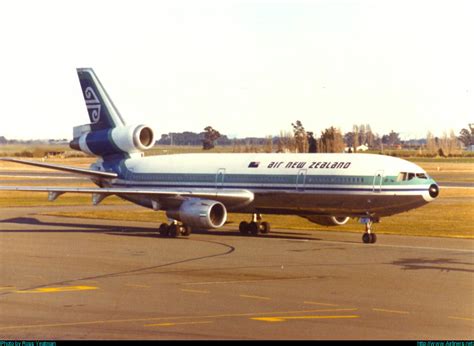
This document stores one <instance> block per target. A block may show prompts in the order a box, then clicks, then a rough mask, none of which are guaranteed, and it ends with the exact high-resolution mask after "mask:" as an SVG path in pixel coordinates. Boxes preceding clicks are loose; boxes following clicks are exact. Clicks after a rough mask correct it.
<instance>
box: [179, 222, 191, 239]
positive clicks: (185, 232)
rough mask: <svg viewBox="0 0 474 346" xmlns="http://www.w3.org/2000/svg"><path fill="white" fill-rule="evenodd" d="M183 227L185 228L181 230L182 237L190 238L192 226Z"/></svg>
mask: <svg viewBox="0 0 474 346" xmlns="http://www.w3.org/2000/svg"><path fill="white" fill-rule="evenodd" d="M182 227H183V228H182V230H181V235H182V236H184V237H189V235H190V234H191V226H185V225H183V226H182Z"/></svg>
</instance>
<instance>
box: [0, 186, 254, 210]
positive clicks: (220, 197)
mask: <svg viewBox="0 0 474 346" xmlns="http://www.w3.org/2000/svg"><path fill="white" fill-rule="evenodd" d="M0 191H29V192H48V193H49V196H48V199H49V200H50V201H54V200H55V199H56V198H58V197H59V196H61V195H63V194H65V193H80V194H92V201H93V203H94V205H97V204H99V203H100V202H101V201H102V200H103V199H104V198H105V197H107V196H111V195H119V196H143V197H149V198H151V199H152V200H154V201H155V202H157V203H159V201H160V199H163V198H168V199H169V198H171V199H178V200H179V199H181V200H184V199H185V198H202V199H213V200H216V201H220V202H222V203H224V204H227V205H230V206H236V205H239V206H240V205H246V204H249V203H250V202H252V201H253V199H254V194H253V193H252V192H250V191H248V190H229V189H199V190H193V189H185V188H183V189H153V188H150V189H147V188H139V189H137V188H126V187H124V188H113V187H112V188H99V187H91V188H89V187H47V186H0ZM157 209H159V208H158V207H157Z"/></svg>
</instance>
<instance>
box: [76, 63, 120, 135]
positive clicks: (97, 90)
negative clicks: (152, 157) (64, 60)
mask: <svg viewBox="0 0 474 346" xmlns="http://www.w3.org/2000/svg"><path fill="white" fill-rule="evenodd" d="M77 75H78V77H79V82H80V83H81V88H82V94H83V96H84V101H85V102H86V107H87V112H88V113H89V118H90V121H91V125H90V127H91V130H92V131H98V130H105V129H111V128H115V127H123V126H125V122H124V121H123V119H122V117H121V116H120V113H119V111H118V109H117V107H115V105H114V103H113V102H112V100H111V98H110V97H109V95H108V94H107V92H106V91H105V89H104V87H103V86H102V84H101V83H100V81H99V78H97V76H96V74H95V73H94V70H93V69H92V68H78V69H77Z"/></svg>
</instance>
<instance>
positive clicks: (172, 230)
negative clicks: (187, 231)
mask: <svg viewBox="0 0 474 346" xmlns="http://www.w3.org/2000/svg"><path fill="white" fill-rule="evenodd" d="M178 228H179V226H177V225H170V229H169V233H168V235H169V236H170V237H171V238H176V237H177V236H179V229H178Z"/></svg>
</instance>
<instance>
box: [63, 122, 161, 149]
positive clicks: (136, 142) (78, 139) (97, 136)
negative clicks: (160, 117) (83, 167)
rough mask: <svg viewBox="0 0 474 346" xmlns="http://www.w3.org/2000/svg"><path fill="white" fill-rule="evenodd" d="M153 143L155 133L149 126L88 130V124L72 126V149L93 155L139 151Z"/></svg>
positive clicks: (150, 146)
mask: <svg viewBox="0 0 474 346" xmlns="http://www.w3.org/2000/svg"><path fill="white" fill-rule="evenodd" d="M154 144H155V135H154V133H153V130H152V129H151V128H150V127H149V126H145V125H138V126H137V125H128V126H120V127H115V128H112V129H104V130H96V131H90V127H89V126H88V125H84V126H79V127H77V128H74V140H73V141H72V142H71V143H70V144H69V145H70V147H71V148H72V149H75V150H81V151H83V152H85V153H87V154H90V155H94V156H110V155H115V154H122V153H128V154H133V153H140V152H143V151H144V150H148V149H150V148H152V147H153V145H154Z"/></svg>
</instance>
